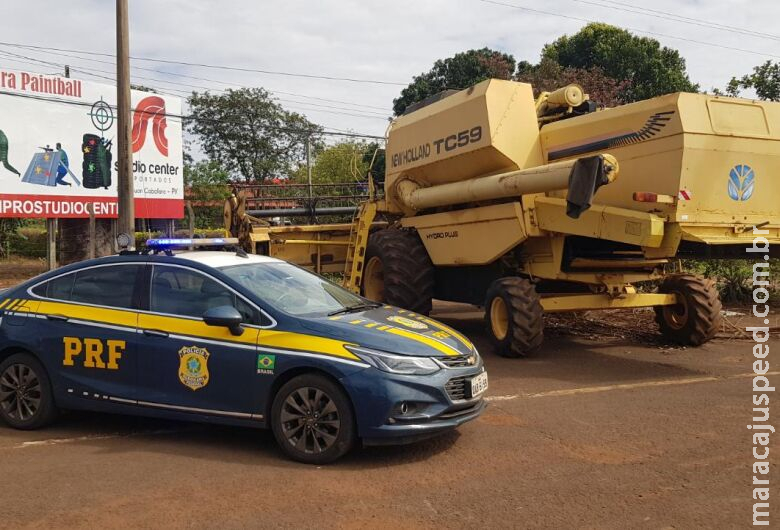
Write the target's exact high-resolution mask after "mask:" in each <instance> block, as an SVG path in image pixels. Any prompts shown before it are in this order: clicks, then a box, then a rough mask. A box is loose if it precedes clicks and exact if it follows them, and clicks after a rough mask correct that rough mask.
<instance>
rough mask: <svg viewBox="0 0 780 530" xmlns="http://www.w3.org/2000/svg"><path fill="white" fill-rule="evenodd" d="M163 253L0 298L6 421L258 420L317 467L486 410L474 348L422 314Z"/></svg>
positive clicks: (260, 262)
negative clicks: (78, 415)
mask: <svg viewBox="0 0 780 530" xmlns="http://www.w3.org/2000/svg"><path fill="white" fill-rule="evenodd" d="M195 241H197V240H195ZM191 243H194V241H150V242H149V243H148V244H149V246H150V248H156V249H157V250H161V247H163V246H165V245H178V244H183V245H186V244H191ZM217 243H219V242H217ZM222 243H224V242H222ZM162 250H165V251H164V252H137V253H130V252H125V253H122V254H120V255H117V256H111V257H108V258H100V259H97V260H91V261H86V262H82V263H79V264H75V265H71V266H68V267H65V268H62V269H59V270H56V271H53V272H50V273H47V274H45V275H42V276H39V277H37V278H35V279H33V280H30V281H29V282H27V283H25V284H23V285H21V286H19V287H16V288H13V289H10V290H8V291H5V292H3V293H0V417H2V419H3V420H4V421H5V422H6V423H7V424H8V425H10V426H11V427H15V428H18V429H35V428H39V427H42V426H44V425H46V424H47V423H49V422H50V421H51V420H52V419H53V418H54V417H55V415H56V413H57V411H58V410H59V409H84V410H95V411H105V412H116V413H127V414H138V415H148V416H155V417H163V418H170V419H177V420H194V421H204V422H215V423H225V424H232V425H241V426H250V427H265V428H271V429H272V430H273V433H274V435H275V438H276V440H277V441H278V443H279V445H280V446H281V448H282V450H283V451H284V452H285V453H286V454H287V455H288V456H290V457H292V458H293V459H296V460H299V461H303V462H307V463H316V464H319V463H326V462H331V461H333V460H335V459H337V458H339V457H341V456H342V455H344V454H345V453H347V452H348V451H349V450H350V449H351V448H352V447H353V446H354V445H355V443H356V442H357V441H358V440H361V441H362V442H363V443H364V444H387V443H390V444H393V443H406V442H411V441H416V440H419V439H423V438H426V437H429V436H432V435H435V434H438V433H441V432H443V431H446V430H449V429H452V428H455V427H457V426H459V425H461V424H463V423H464V422H467V421H469V420H472V419H474V418H476V417H477V416H479V414H480V413H481V412H482V410H483V409H484V407H485V403H484V400H483V395H484V392H485V390H486V389H487V384H488V380H487V373H486V372H485V369H484V366H483V362H482V359H481V358H480V356H479V354H478V353H477V351H476V349H475V348H474V346H473V345H472V343H471V342H470V341H469V340H468V339H466V338H465V337H463V336H462V335H461V334H460V333H458V332H457V331H455V330H453V329H451V328H449V327H447V326H445V325H443V324H441V323H439V322H437V321H435V320H433V319H431V318H428V317H425V316H423V315H418V314H415V313H412V312H409V311H405V310H402V309H397V308H394V307H390V306H387V305H380V304H376V303H373V302H371V301H369V300H367V299H365V298H362V297H359V296H356V295H354V294H352V293H351V292H349V291H347V290H345V289H342V288H341V287H339V286H337V285H335V284H333V283H330V282H329V281H327V280H325V279H323V278H322V277H320V276H317V275H315V274H312V273H310V272H308V271H306V270H304V269H301V268H299V267H297V266H295V265H292V264H290V263H287V262H284V261H280V260H277V259H274V258H270V257H265V256H255V255H247V254H246V253H244V252H243V251H240V250H239V251H238V252H237V253H236V252H228V251H224V250H223V251H214V250H209V251H206V250H195V251H189V252H181V253H175V254H174V253H173V252H171V251H170V250H166V249H162Z"/></svg>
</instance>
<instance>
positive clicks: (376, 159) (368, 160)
mask: <svg viewBox="0 0 780 530" xmlns="http://www.w3.org/2000/svg"><path fill="white" fill-rule="evenodd" d="M363 162H364V163H365V164H366V167H368V171H369V172H370V173H371V177H372V178H373V179H374V182H377V183H379V182H384V181H385V164H386V162H385V148H384V147H382V146H381V145H379V143H377V142H371V143H369V144H367V145H366V150H365V152H364V154H363Z"/></svg>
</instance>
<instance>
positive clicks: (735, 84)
mask: <svg viewBox="0 0 780 530" xmlns="http://www.w3.org/2000/svg"><path fill="white" fill-rule="evenodd" d="M742 89H754V90H755V91H756V96H758V98H759V99H764V100H769V101H780V62H775V63H773V62H772V61H767V62H765V63H764V64H761V65H759V66H756V67H755V68H753V72H752V73H750V74H747V75H744V76H742V77H741V78H740V79H737V78H736V77H733V78H731V81H730V82H729V84H728V86H727V87H726V93H727V94H729V95H730V96H734V97H736V96H738V95H739V93H740V91H741V90H742Z"/></svg>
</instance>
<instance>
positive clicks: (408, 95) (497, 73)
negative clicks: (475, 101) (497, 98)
mask: <svg viewBox="0 0 780 530" xmlns="http://www.w3.org/2000/svg"><path fill="white" fill-rule="evenodd" d="M514 71H515V58H514V57H512V56H511V55H508V54H506V53H502V52H499V51H495V50H491V49H489V48H482V49H481V50H468V51H466V52H463V53H457V54H455V55H454V56H452V57H449V58H447V59H440V60H438V61H436V62H435V63H434V65H433V68H431V69H430V70H429V71H428V72H425V73H423V74H420V75H418V76H415V78H414V80H413V81H412V82H411V83H410V84H409V86H408V87H406V88H405V89H403V90H402V91H401V95H400V97H398V98H397V99H395V100H394V101H393V111H394V112H395V114H396V116H398V115H400V114H403V112H404V110H406V107H408V106H409V105H411V104H413V103H417V102H418V101H422V100H424V99H425V98H428V97H430V96H433V95H435V94H438V93H439V92H441V91H443V90H448V89H454V90H462V89H464V88H468V87H470V86H472V85H474V84H476V83H479V82H480V81H484V80H485V79H491V78H495V79H511V78H512V75H513V74H514Z"/></svg>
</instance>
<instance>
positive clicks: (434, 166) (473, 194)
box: [226, 80, 780, 357]
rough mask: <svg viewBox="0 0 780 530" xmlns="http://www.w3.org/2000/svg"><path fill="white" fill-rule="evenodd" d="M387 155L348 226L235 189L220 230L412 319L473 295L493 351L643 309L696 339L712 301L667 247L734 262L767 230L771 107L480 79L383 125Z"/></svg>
mask: <svg viewBox="0 0 780 530" xmlns="http://www.w3.org/2000/svg"><path fill="white" fill-rule="evenodd" d="M386 159H387V172H386V178H385V182H384V188H385V194H384V198H383V199H381V200H370V201H368V202H366V203H364V204H362V205H361V206H360V208H359V209H358V211H357V214H356V216H355V218H354V221H353V223H352V224H344V225H323V226H298V227H289V226H288V227H270V226H268V225H267V223H263V222H262V221H260V220H258V219H256V218H254V217H252V215H251V214H252V213H253V212H246V211H244V210H243V209H242V201H241V198H240V197H238V198H235V197H234V198H233V199H231V201H229V203H228V206H227V207H226V223H227V226H228V228H229V229H230V231H231V232H232V233H233V235H234V236H236V237H240V238H241V240H242V242H243V243H244V246H245V247H246V249H247V250H248V251H252V252H258V253H264V254H271V255H274V256H278V257H281V258H284V259H288V260H290V261H293V262H296V263H299V264H301V265H303V266H307V267H310V268H312V269H314V270H315V271H317V272H337V271H338V272H344V273H345V277H344V285H345V286H346V287H349V288H351V289H352V290H354V291H356V292H357V291H359V292H361V293H362V294H363V295H364V296H366V297H367V298H370V299H372V300H376V301H381V302H386V303H390V304H393V305H397V306H401V307H404V308H406V309H409V310H410V311H412V312H413V314H419V315H425V314H427V313H428V312H429V311H430V310H431V301H432V299H433V298H436V299H441V300H449V301H455V302H466V303H471V304H475V305H479V306H484V307H485V320H486V323H487V328H488V330H489V332H490V335H491V337H492V339H493V342H494V343H495V345H496V348H497V351H498V353H500V354H501V355H504V356H507V357H519V356H523V355H526V354H528V353H530V352H532V351H534V350H536V349H537V348H539V346H540V345H541V343H542V336H543V320H542V314H543V313H544V312H561V311H579V310H594V309H614V308H637V307H653V308H655V312H656V321H657V322H658V324H659V326H660V330H661V332H662V333H663V334H664V335H665V336H667V337H669V338H670V339H673V340H674V341H676V342H678V343H680V344H685V345H692V346H698V345H701V344H703V343H704V342H706V341H708V340H709V339H711V338H712V337H713V335H714V334H715V332H716V331H717V329H718V326H719V322H720V310H721V303H720V301H719V299H718V293H717V290H716V288H715V283H714V281H713V280H711V279H704V278H698V277H696V276H693V275H690V274H685V273H682V272H681V270H680V266H679V259H680V258H697V259H709V258H726V257H741V258H744V257H748V254H746V253H745V249H746V247H748V246H750V245H751V243H752V240H753V238H754V234H753V231H754V227H758V228H759V229H761V230H762V231H763V234H762V235H763V237H765V238H766V239H767V240H768V241H769V242H770V244H771V245H772V247H771V251H772V254H773V255H774V253H775V252H776V250H777V246H775V245H777V243H778V242H780V103H769V102H760V101H749V100H744V99H734V98H726V97H714V96H708V95H704V94H687V93H678V94H669V95H667V96H662V97H657V98H654V99H650V100H647V101H641V102H638V103H632V104H629V105H624V106H620V107H617V108H612V109H607V110H599V111H597V110H596V105H595V104H594V103H593V102H591V101H589V100H588V97H587V95H585V94H584V93H583V91H582V89H581V88H580V87H579V86H577V85H570V86H568V87H565V88H563V89H560V90H557V91H555V92H552V93H542V94H541V95H540V96H539V97H538V98H537V99H534V97H533V93H532V89H531V86H530V85H527V84H524V83H516V82H510V81H501V80H488V81H485V82H482V83H480V84H478V85H475V86H473V87H471V88H469V89H468V90H463V91H460V92H457V93H454V94H447V95H442V96H439V97H434V98H431V100H428V101H425V102H423V103H421V104H419V105H417V106H416V108H414V109H413V110H411V111H410V112H407V113H406V114H405V115H403V116H401V117H399V118H398V119H396V120H395V121H394V123H393V124H392V126H391V129H390V133H389V138H388V144H387V152H386ZM376 219H382V220H383V222H382V223H377V222H375V220H376ZM752 257H755V258H757V259H758V260H762V261H763V259H764V255H763V254H761V255H758V254H754V255H752ZM651 280H658V281H660V287H659V289H658V292H654V293H643V292H638V290H637V287H636V285H637V284H639V283H641V282H647V281H651ZM420 318H422V317H420Z"/></svg>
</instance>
